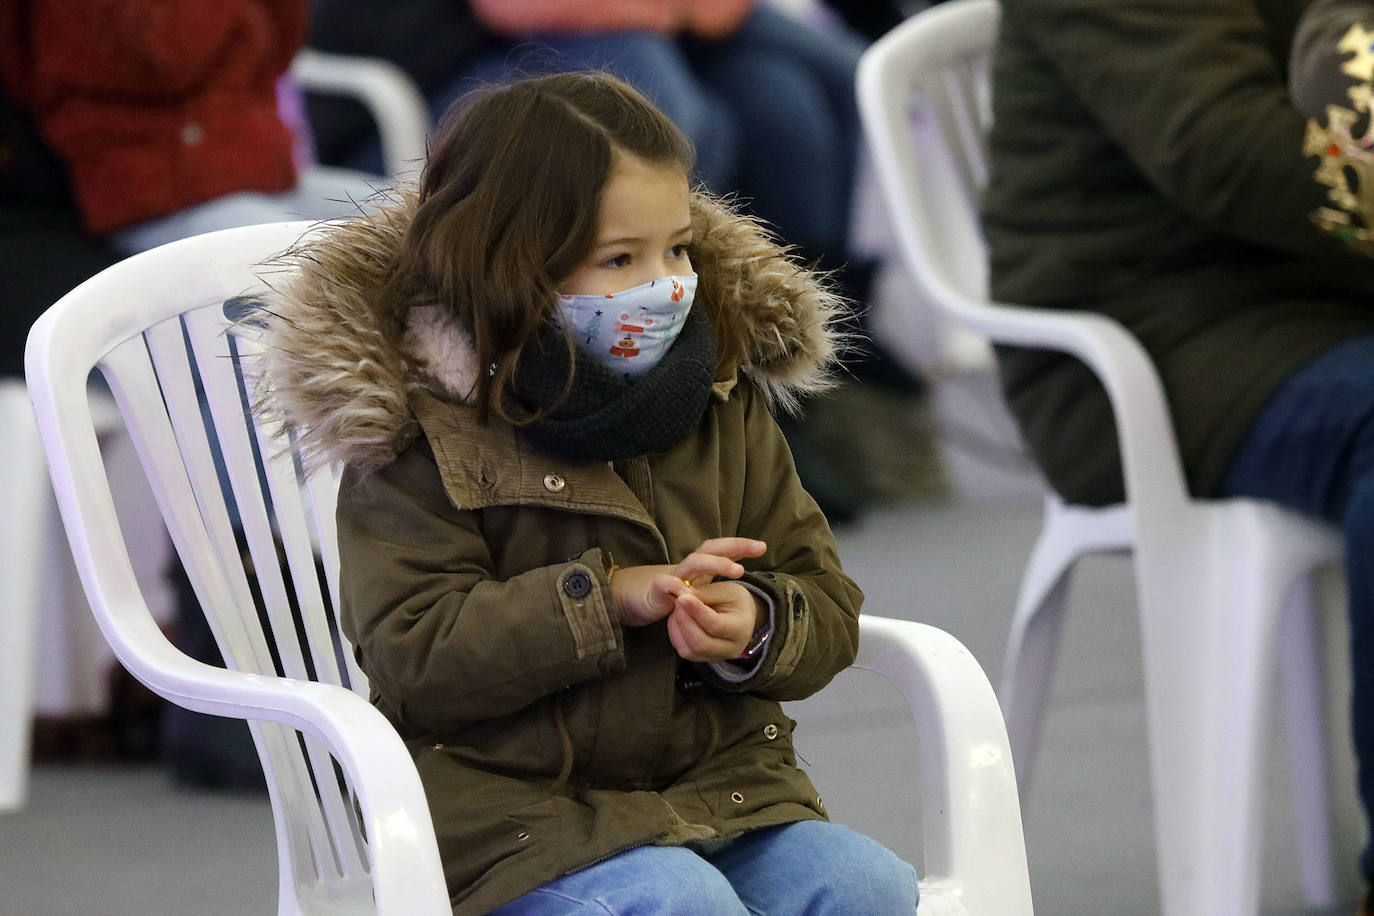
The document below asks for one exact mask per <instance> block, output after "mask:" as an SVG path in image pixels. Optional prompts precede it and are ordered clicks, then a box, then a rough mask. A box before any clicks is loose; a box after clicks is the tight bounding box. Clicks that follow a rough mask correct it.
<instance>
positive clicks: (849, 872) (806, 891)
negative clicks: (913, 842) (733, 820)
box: [711, 821, 918, 916]
mask: <svg viewBox="0 0 1374 916" xmlns="http://www.w3.org/2000/svg"><path fill="white" fill-rule="evenodd" d="M711 862H712V864H713V865H715V866H716V867H717V868H719V869H720V870H721V871H722V872H723V873H724V874H725V876H726V877H727V878H728V879H729V880H730V883H731V884H732V885H733V886H734V888H735V892H736V893H737V894H738V895H739V897H740V899H741V900H743V901H744V904H745V905H746V906H747V907H749V911H750V912H751V913H773V912H778V913H812V914H827V916H844V914H849V913H882V914H884V916H902V914H911V913H915V912H916V902H917V894H918V892H917V887H916V870H915V869H914V868H912V867H911V866H910V865H909V864H907V863H906V862H903V861H902V860H901V859H899V858H898V857H897V856H896V855H895V854H894V853H893V852H892V851H891V850H889V849H888V848H887V847H885V846H883V845H882V844H881V843H879V842H878V841H877V840H874V839H872V838H870V837H867V836H864V835H863V834H861V833H857V832H855V831H853V830H850V829H849V828H848V827H843V826H841V825H839V824H832V823H827V822H825V821H801V822H798V823H795V824H788V825H785V826H782V827H773V828H766V829H763V830H759V831H755V832H754V833H749V834H745V835H744V836H743V837H740V838H739V839H738V840H736V841H734V842H733V843H732V844H731V845H730V846H728V847H726V848H725V849H724V850H722V851H721V852H719V853H716V854H715V855H713V856H712V857H711Z"/></svg>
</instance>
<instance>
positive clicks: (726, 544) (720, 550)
mask: <svg viewBox="0 0 1374 916" xmlns="http://www.w3.org/2000/svg"><path fill="white" fill-rule="evenodd" d="M767 550H768V545H767V544H765V543H764V542H763V541H760V540H757V539H756V538H741V537H728V538H709V539H707V540H705V541H702V542H701V546H700V547H698V548H697V549H696V552H697V553H709V554H715V555H716V556H718V557H726V558H728V559H731V560H742V559H744V558H745V557H761V556H763V555H764V553H765V552H766V551H767Z"/></svg>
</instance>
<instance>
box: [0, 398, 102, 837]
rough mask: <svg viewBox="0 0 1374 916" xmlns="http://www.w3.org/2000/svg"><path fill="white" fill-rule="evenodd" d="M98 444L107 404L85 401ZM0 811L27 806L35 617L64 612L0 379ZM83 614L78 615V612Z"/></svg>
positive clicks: (38, 478) (21, 415)
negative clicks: (0, 434)
mask: <svg viewBox="0 0 1374 916" xmlns="http://www.w3.org/2000/svg"><path fill="white" fill-rule="evenodd" d="M93 397H94V398H95V400H94V402H93V403H92V407H91V412H92V418H93V422H94V424H95V429H96V435H97V436H98V437H99V438H100V439H101V441H107V440H109V439H110V437H112V436H117V435H120V434H121V433H122V431H123V425H122V424H121V423H120V421H119V415H118V413H117V412H116V411H115V407H114V402H113V401H112V400H111V399H110V398H109V397H108V396H102V395H101V394H99V393H96V394H94V395H93ZM0 430H4V438H3V441H0V469H3V473H0V506H3V507H4V512H3V514H0V609H3V612H0V812H6V811H14V810H18V809H19V808H22V807H23V806H24V804H25V803H26V801H27V800H28V787H29V750H30V744H31V740H32V734H33V695H34V681H35V676H36V671H35V667H34V656H35V650H36V648H37V636H38V619H39V616H40V615H63V614H67V613H70V609H69V608H68V607H66V605H65V602H66V600H67V599H68V597H69V596H71V595H73V594H75V591H74V590H75V584H74V583H73V584H72V585H71V589H70V590H69V589H68V587H67V585H68V582H67V580H68V578H69V577H70V571H69V568H68V566H67V565H66V563H65V558H64V557H63V556H62V554H64V553H65V552H66V550H67V546H66V542H65V541H64V539H63V537H62V529H61V524H60V520H59V518H58V514H57V503H56V502H54V501H53V495H52V485H51V483H50V482H49V480H48V472H47V467H46V465H45V464H44V463H43V450H42V448H41V447H40V445H39V441H38V428H37V427H36V426H35V425H34V422H33V409H32V408H31V407H30V406H29V398H28V394H27V393H26V392H25V390H24V382H23V380H22V379H19V378H7V379H0ZM82 613H83V614H84V613H85V612H84V611H82Z"/></svg>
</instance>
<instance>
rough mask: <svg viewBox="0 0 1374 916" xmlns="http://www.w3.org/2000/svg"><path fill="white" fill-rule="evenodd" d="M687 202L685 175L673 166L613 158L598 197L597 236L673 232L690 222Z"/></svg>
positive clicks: (640, 160) (689, 196) (629, 157)
mask: <svg viewBox="0 0 1374 916" xmlns="http://www.w3.org/2000/svg"><path fill="white" fill-rule="evenodd" d="M690 200H691V191H690V187H689V185H688V183H687V175H686V173H685V172H684V171H683V170H682V168H681V167H680V166H678V165H677V164H675V163H659V162H647V161H645V160H643V159H639V158H637V157H634V156H628V155H623V154H621V155H617V156H616V157H615V162H614V165H613V166H612V168H611V175H610V178H609V179H607V181H606V187H605V189H604V190H603V191H602V193H601V210H600V213H599V214H598V216H599V220H598V222H599V229H600V232H599V233H598V234H599V235H601V236H602V237H605V236H608V235H609V236H615V235H617V234H621V233H623V234H626V235H628V236H641V235H644V234H646V233H649V232H651V231H667V232H670V233H671V232H676V231H678V230H679V229H681V228H682V227H684V226H685V225H687V223H689V222H690V219H691V208H690ZM665 226H666V227H667V228H666V229H665V228H664V227H665ZM631 230H633V231H631Z"/></svg>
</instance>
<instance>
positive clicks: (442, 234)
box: [380, 72, 695, 422]
mask: <svg viewBox="0 0 1374 916" xmlns="http://www.w3.org/2000/svg"><path fill="white" fill-rule="evenodd" d="M617 154H629V155H633V156H636V157H638V158H640V159H643V160H645V161H647V162H651V163H655V164H658V163H663V164H668V165H674V166H677V167H680V168H681V169H682V170H683V174H684V175H689V174H691V170H692V166H693V162H694V159H695V155H694V152H693V149H692V145H691V142H690V141H689V140H688V139H687V138H686V136H684V135H683V133H682V132H681V131H680V130H679V129H678V128H677V127H676V126H675V125H674V124H673V123H672V122H671V121H670V120H668V118H667V116H666V115H664V114H663V113H662V112H661V111H659V110H658V109H657V108H655V107H654V106H653V104H652V103H650V102H649V101H648V100H647V99H646V98H644V96H642V95H641V94H640V93H639V92H637V91H636V90H635V89H634V88H632V87H631V86H630V85H629V84H627V83H625V82H623V81H622V80H620V79H617V78H616V77H614V76H611V75H609V74H606V73H599V72H579V73H557V74H551V75H547V76H538V77H531V78H528V79H523V80H519V81H517V82H513V83H508V84H505V85H498V86H489V87H484V88H481V89H477V90H475V91H473V92H470V93H468V94H467V95H464V96H463V97H462V98H460V99H459V100H458V101H457V102H455V103H454V105H453V106H452V107H451V108H450V109H449V111H448V113H447V114H446V115H445V118H444V120H443V121H442V122H441V127H440V130H439V132H438V134H437V137H436V138H435V139H434V140H432V141H431V143H430V149H429V154H428V157H427V159H426V164H425V168H424V171H423V173H422V175H421V178H420V188H419V205H418V207H417V209H416V211H415V215H414V218H413V220H412V222H411V223H410V225H409V226H408V227H407V228H406V231H405V233H404V236H403V237H402V240H401V244H400V245H399V246H398V248H397V250H396V253H395V256H394V259H393V262H392V265H391V267H390V270H389V271H388V279H387V281H386V283H385V284H384V285H383V287H382V289H381V290H380V294H381V296H382V297H383V300H382V302H383V307H382V309H381V310H380V311H381V312H382V314H383V315H384V317H385V318H386V320H388V322H389V323H390V324H391V330H392V331H394V332H396V333H399V332H400V328H401V327H402V325H403V323H404V320H405V315H406V313H407V312H408V311H409V310H410V308H411V307H412V306H416V305H435V304H437V305H440V306H442V307H443V308H445V309H446V310H448V312H449V313H450V314H451V315H452V316H453V317H454V318H455V319H456V320H457V321H458V322H459V323H460V324H461V325H462V326H463V327H464V328H465V329H466V330H467V331H468V332H469V333H470V334H471V335H472V341H473V346H474V348H475V350H476V353H477V357H478V359H479V360H480V362H479V363H478V365H479V366H485V367H489V368H490V371H489V372H479V373H478V381H477V389H476V391H475V392H474V397H473V400H474V401H475V402H476V403H477V405H478V408H479V411H480V416H481V418H482V420H483V422H485V420H486V418H487V416H488V415H489V412H490V411H491V410H495V411H496V413H497V415H498V416H501V417H503V418H505V419H507V420H513V418H512V417H510V416H509V415H508V413H507V411H506V409H505V405H504V398H503V392H504V391H505V390H506V388H507V386H508V384H509V382H510V378H511V373H512V371H513V370H514V368H515V365H516V363H517V362H518V361H519V359H520V355H521V353H522V352H523V351H524V348H525V347H526V345H527V344H529V343H530V341H531V340H533V339H534V337H535V335H536V334H537V333H539V331H541V330H542V329H543V328H545V327H546V326H547V325H548V323H549V321H550V319H551V317H552V315H553V310H554V303H555V297H556V295H557V289H558V284H559V283H560V282H562V281H563V280H564V279H565V278H566V277H568V276H569V275H570V274H571V273H572V272H573V270H574V269H576V268H577V267H578V266H579V265H580V264H581V263H582V261H583V260H584V259H585V258H586V257H587V254H588V252H590V251H591V248H592V246H593V245H594V244H595V241H596V233H597V225H596V222H597V214H598V213H599V212H600V207H601V196H602V192H603V190H604V188H605V187H606V183H607V182H608V181H609V180H610V177H611V171H612V168H613V166H614V161H615V156H616V155H617ZM569 345H570V346H571V342H570V344H569ZM568 383H569V385H570V384H571V378H570V379H569V380H568ZM526 419H528V418H526Z"/></svg>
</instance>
